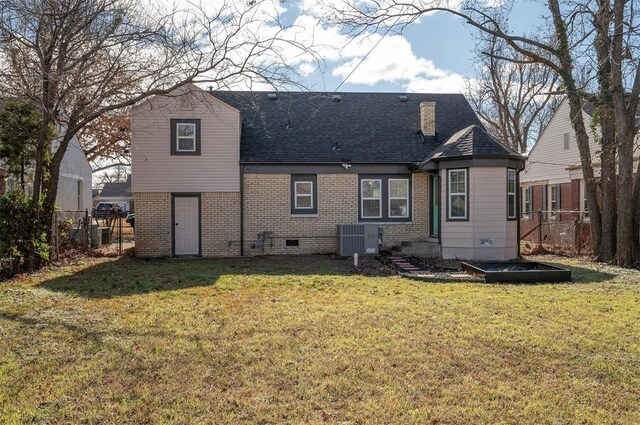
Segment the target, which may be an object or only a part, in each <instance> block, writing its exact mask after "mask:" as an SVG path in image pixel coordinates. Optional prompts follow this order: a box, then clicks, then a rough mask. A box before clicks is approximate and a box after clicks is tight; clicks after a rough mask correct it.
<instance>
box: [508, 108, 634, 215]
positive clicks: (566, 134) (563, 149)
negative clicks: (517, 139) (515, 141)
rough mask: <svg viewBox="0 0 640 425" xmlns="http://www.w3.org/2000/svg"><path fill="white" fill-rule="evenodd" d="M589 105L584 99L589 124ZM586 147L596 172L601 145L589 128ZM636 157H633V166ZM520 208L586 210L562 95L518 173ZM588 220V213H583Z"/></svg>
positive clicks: (597, 174)
mask: <svg viewBox="0 0 640 425" xmlns="http://www.w3.org/2000/svg"><path fill="white" fill-rule="evenodd" d="M593 112H594V108H593V105H591V104H590V103H585V104H584V106H583V108H582V116H583V119H584V121H585V125H586V126H587V128H590V127H591V120H592V115H593ZM588 134H589V148H590V150H591V155H592V163H593V168H594V173H595V175H596V176H599V175H600V152H601V150H602V149H601V146H600V144H599V143H598V142H597V141H596V140H595V138H594V137H593V134H592V132H591V131H589V133H588ZM637 166H638V158H637V157H636V158H634V170H635V169H637ZM520 186H521V190H522V197H521V199H522V212H523V213H525V215H527V214H526V213H531V212H536V211H554V210H562V211H587V203H586V199H585V186H584V178H583V176H582V165H581V160H580V152H579V151H578V145H577V144H576V137H575V132H574V130H573V126H572V124H571V116H570V110H569V102H568V101H567V100H566V99H565V100H564V101H563V102H562V103H561V104H560V106H559V107H558V110H557V111H556V112H555V114H554V115H553V117H552V118H551V120H550V121H549V124H547V126H546V127H545V128H544V130H543V131H542V133H541V134H540V137H538V140H537V141H536V143H535V145H534V146H533V148H531V151H530V152H529V154H528V155H527V164H526V168H525V170H524V171H523V172H522V173H521V174H520ZM583 216H584V217H583V218H584V219H587V220H588V214H583Z"/></svg>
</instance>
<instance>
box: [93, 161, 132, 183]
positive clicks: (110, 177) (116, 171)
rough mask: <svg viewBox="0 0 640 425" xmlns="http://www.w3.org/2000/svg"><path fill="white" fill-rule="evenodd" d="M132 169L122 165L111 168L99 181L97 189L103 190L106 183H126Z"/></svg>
mask: <svg viewBox="0 0 640 425" xmlns="http://www.w3.org/2000/svg"><path fill="white" fill-rule="evenodd" d="M129 174H130V169H129V167H125V166H122V165H116V166H113V167H110V168H109V170H107V171H105V172H104V173H103V174H101V175H100V176H99V177H98V179H97V184H96V185H95V187H96V188H102V187H103V186H104V184H105V183H125V182H126V181H127V178H128V177H129Z"/></svg>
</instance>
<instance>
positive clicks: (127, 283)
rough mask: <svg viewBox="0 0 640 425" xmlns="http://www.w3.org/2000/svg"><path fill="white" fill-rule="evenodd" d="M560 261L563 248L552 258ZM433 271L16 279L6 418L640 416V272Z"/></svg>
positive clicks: (321, 269) (280, 264)
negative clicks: (478, 274) (426, 278)
mask: <svg viewBox="0 0 640 425" xmlns="http://www.w3.org/2000/svg"><path fill="white" fill-rule="evenodd" d="M547 260H549V259H547ZM551 260H552V261H555V262H556V263H562V264H564V265H567V266H570V267H571V268H572V269H573V270H574V276H575V282H574V283H573V284H555V285H486V284H478V283H473V284H471V283H468V284H467V283H429V282H421V281H415V280H408V279H404V278H399V277H395V276H363V275H358V274H354V273H353V272H352V270H351V267H350V265H349V261H348V260H339V259H332V258H330V257H322V256H318V257H301V258H296V259H292V258H256V259H233V260H192V261H176V260H165V261H141V260H134V259H119V260H113V259H101V260H86V261H87V262H86V263H85V264H81V265H77V266H73V267H65V268H58V269H53V270H50V271H47V272H44V273H41V274H39V275H35V276H31V277H23V278H21V279H18V280H14V281H11V282H6V283H1V284H0V416H1V417H0V423H25V422H27V423H29V422H31V423H34V422H35V423H78V422H80V423H118V424H121V423H159V422H160V423H283V422H285V423H354V424H371V423H385V424H386V423H402V424H405V423H418V424H423V423H441V424H444V423H447V424H449V423H454V424H470V423H518V424H521V423H536V424H538V423H553V424H569V423H594V424H605V423H629V424H637V423H640V283H639V282H640V273H639V272H637V271H624V270H620V269H616V268H613V267H602V266H594V265H591V264H589V263H586V262H578V261H575V260H560V259H551Z"/></svg>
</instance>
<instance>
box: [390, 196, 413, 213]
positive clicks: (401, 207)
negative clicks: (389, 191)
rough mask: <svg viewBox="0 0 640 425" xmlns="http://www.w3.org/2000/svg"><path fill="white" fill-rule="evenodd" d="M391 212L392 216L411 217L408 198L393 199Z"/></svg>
mask: <svg viewBox="0 0 640 425" xmlns="http://www.w3.org/2000/svg"><path fill="white" fill-rule="evenodd" d="M389 214H390V216H391V217H409V202H408V201H407V200H406V199H391V200H390V201H389Z"/></svg>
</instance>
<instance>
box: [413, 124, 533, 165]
mask: <svg viewBox="0 0 640 425" xmlns="http://www.w3.org/2000/svg"><path fill="white" fill-rule="evenodd" d="M468 157H474V158H483V157H484V158H515V159H524V157H523V156H522V155H520V154H519V153H518V152H516V151H515V150H513V149H511V148H510V147H508V146H505V145H503V144H502V143H500V142H499V141H498V140H496V139H495V138H494V137H493V136H491V135H490V134H489V133H488V132H487V131H486V130H485V129H484V128H482V127H479V126H477V125H470V126H469V127H467V128H464V129H462V130H460V131H458V132H457V133H456V134H454V135H453V136H451V137H450V138H449V140H447V141H446V142H445V143H443V144H442V145H440V146H438V147H437V148H436V149H435V150H434V151H433V152H432V153H431V154H430V155H429V156H427V157H426V158H425V159H424V161H422V163H423V164H426V163H427V162H429V161H440V160H445V159H454V158H468Z"/></svg>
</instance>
